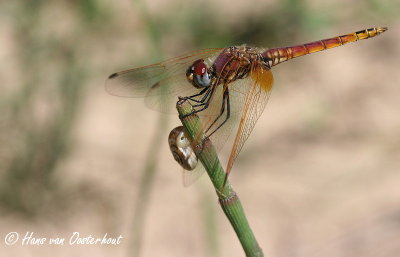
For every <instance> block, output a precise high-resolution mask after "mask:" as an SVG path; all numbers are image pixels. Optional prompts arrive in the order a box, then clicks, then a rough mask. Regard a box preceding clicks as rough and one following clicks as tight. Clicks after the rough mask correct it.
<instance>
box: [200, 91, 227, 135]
mask: <svg viewBox="0 0 400 257" xmlns="http://www.w3.org/2000/svg"><path fill="white" fill-rule="evenodd" d="M225 104H226V118H225V119H224V121H223V122H222V123H221V124H219V125H218V127H217V128H216V129H214V130H213V131H212V132H211V133H210V134H209V135H208V136H207V138H209V137H211V136H212V135H213V134H214V133H215V132H216V131H217V130H218V129H219V128H221V127H222V126H223V125H224V124H225V123H226V122H227V121H228V119H229V118H230V116H231V107H230V101H229V90H228V88H227V89H226V90H225V92H224V96H223V101H222V106H221V111H220V113H219V115H218V117H217V118H216V119H215V120H214V121H213V123H212V124H211V125H210V126H209V127H208V129H207V130H206V132H205V133H208V131H209V130H210V129H211V127H212V126H213V125H214V124H215V123H216V122H217V121H218V119H219V118H221V116H222V115H223V114H224V112H225Z"/></svg>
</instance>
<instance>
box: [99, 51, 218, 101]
mask: <svg viewBox="0 0 400 257" xmlns="http://www.w3.org/2000/svg"><path fill="white" fill-rule="evenodd" d="M220 50H221V49H219V48H211V49H204V50H199V51H194V52H191V53H188V54H184V55H181V56H179V57H175V58H172V59H169V60H166V61H163V62H160V63H156V64H152V65H148V66H144V67H139V68H135V69H130V70H125V71H120V72H117V73H114V74H111V75H110V76H109V77H108V79H107V81H106V90H107V92H109V93H110V94H111V95H116V96H123V97H145V96H146V95H147V94H148V92H149V90H150V89H152V88H153V87H154V86H155V85H156V84H157V83H158V86H157V88H158V89H157V90H158V93H156V92H153V93H152V95H161V94H164V95H165V94H168V92H175V91H174V90H173V89H170V88H174V87H176V86H177V85H179V84H185V85H186V86H188V87H190V86H191V85H190V84H189V83H188V82H187V80H186V70H187V69H188V68H189V66H190V65H192V64H193V62H194V61H196V60H198V59H207V58H209V57H210V56H212V55H213V54H215V53H217V52H218V51H220ZM164 88H166V89H164ZM155 90H156V89H154V88H153V91H155Z"/></svg>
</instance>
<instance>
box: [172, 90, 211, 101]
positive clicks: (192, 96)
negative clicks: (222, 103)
mask: <svg viewBox="0 0 400 257" xmlns="http://www.w3.org/2000/svg"><path fill="white" fill-rule="evenodd" d="M209 89H210V88H209V87H206V88H203V89H202V90H201V91H200V92H199V93H197V94H195V95H191V96H183V97H182V96H179V97H178V99H179V100H191V101H193V102H196V103H201V102H202V100H203V99H204V98H205V97H204V96H203V97H202V99H200V100H196V99H194V98H195V97H197V96H201V95H203V94H204V93H206V95H207V94H209V93H208V91H209Z"/></svg>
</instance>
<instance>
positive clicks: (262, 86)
mask: <svg viewBox="0 0 400 257" xmlns="http://www.w3.org/2000/svg"><path fill="white" fill-rule="evenodd" d="M386 30H387V28H386V27H374V28H369V29H364V30H360V31H357V32H353V33H349V34H345V35H341V36H336V37H331V38H327V39H322V40H318V41H314V42H310V43H305V44H299V45H294V46H289V47H279V48H272V49H265V48H257V47H249V46H246V45H242V46H231V47H226V48H210V49H204V50H198V51H194V52H191V53H187V54H184V55H181V56H178V57H175V58H172V59H169V60H166V61H163V62H159V63H156V64H152V65H148V66H143V67H138V68H134V69H129V70H124V71H120V72H116V73H113V74H111V75H110V76H109V77H108V79H107V81H106V90H107V91H108V92H109V93H110V94H111V95H115V96H122V97H142V98H144V99H145V104H146V105H147V106H148V107H149V108H151V109H154V110H157V111H159V112H163V113H176V109H175V107H176V101H177V100H186V101H189V103H190V104H191V105H192V107H193V111H192V113H191V114H190V115H192V114H196V115H198V116H199V118H200V121H201V124H202V129H201V130H200V132H199V133H201V134H202V135H205V138H208V139H210V140H211V142H212V144H213V145H214V146H215V148H216V149H217V150H218V151H219V152H220V151H221V152H222V149H225V152H226V154H225V161H224V166H225V172H226V178H227V177H228V175H229V174H230V171H231V169H232V167H233V164H234V162H235V160H236V158H237V156H238V154H239V153H240V151H241V149H242V147H243V145H244V144H245V142H246V140H247V139H248V137H249V136H250V133H251V131H252V130H253V128H254V126H255V124H256V122H257V120H258V119H259V117H260V116H261V114H262V113H263V111H264V109H265V106H266V104H267V102H268V99H269V97H270V94H271V90H272V86H273V75H272V72H271V69H272V67H274V66H276V65H278V64H280V63H283V62H285V61H288V60H290V59H294V58H297V57H300V56H304V55H307V54H312V53H316V52H320V51H324V50H327V49H330V48H334V47H338V46H342V45H345V44H347V43H350V42H355V41H359V40H363V39H368V38H372V37H375V36H377V35H380V34H382V33H383V32H385V31H386ZM171 138H172V140H171ZM174 139H175V140H178V141H173V140H174ZM179 140H186V138H185V134H183V130H182V129H180V130H177V131H175V132H174V133H172V134H171V135H170V139H169V141H170V146H175V148H174V150H173V149H172V148H171V151H173V152H174V151H176V150H182V149H186V150H187V151H193V149H192V148H191V147H192V146H190V145H187V141H184V143H185V147H186V148H182V147H181V146H180V143H182V142H179ZM177 144H178V147H177ZM174 157H176V156H175V155H174ZM191 158H192V159H190V158H189V159H184V160H183V159H180V161H181V163H180V164H181V166H182V167H183V168H184V169H185V170H187V171H193V170H199V171H198V172H197V173H199V174H201V173H202V171H201V170H202V169H201V168H199V169H197V168H196V167H197V166H202V165H198V164H197V159H196V161H195V162H194V160H195V156H194V157H193V156H192V157H191ZM193 158H194V159H193ZM175 159H176V160H178V159H179V158H178V157H177V158H175ZM189 160H190V161H191V163H187V162H188V161H189ZM192 177H194V179H192V180H195V179H197V177H199V175H195V176H192ZM193 182H194V181H188V182H187V184H191V183H193Z"/></svg>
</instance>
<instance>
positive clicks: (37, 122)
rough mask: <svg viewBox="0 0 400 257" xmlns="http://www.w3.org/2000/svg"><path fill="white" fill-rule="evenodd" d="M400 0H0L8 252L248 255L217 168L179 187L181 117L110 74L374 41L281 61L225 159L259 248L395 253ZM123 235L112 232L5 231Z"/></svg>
mask: <svg viewBox="0 0 400 257" xmlns="http://www.w3.org/2000/svg"><path fill="white" fill-rule="evenodd" d="M399 12H400V3H399V2H398V1H395V0H386V1H379V0H365V1H361V0H357V1H352V2H351V4H349V2H348V1H333V0H332V1H322V2H321V1H303V0H284V1H277V0H268V1H261V0H257V1H244V0H243V1H234V2H233V1H227V0H223V1H218V2H217V1H210V0H204V1H193V2H189V1H178V0H176V1H160V0H149V1H144V0H142V1H139V0H138V1H133V0H131V1H129V0H115V1H105V0H82V1H63V0H56V1H39V0H36V1H33V0H31V1H1V2H0V38H1V40H0V59H1V62H0V87H1V94H0V111H1V115H0V145H1V147H0V240H1V243H0V252H1V253H2V256H72V255H73V256H88V255H91V256H114V257H115V256H163V257H166V256H176V257H178V256H244V253H243V251H242V249H241V246H240V244H239V241H238V240H237V238H236V235H235V233H234V231H233V230H232V228H231V227H230V225H229V223H228V221H227V220H226V218H225V216H224V214H223V213H222V211H221V210H220V208H219V206H218V203H217V199H216V196H215V193H214V190H213V188H212V186H211V183H210V182H209V180H208V177H207V176H203V177H202V178H201V179H200V180H199V181H198V182H197V183H196V184H194V185H193V186H191V187H189V188H184V187H183V186H182V181H181V174H180V172H181V169H180V166H178V165H177V164H176V163H175V162H174V160H173V158H172V155H171V153H170V151H169V148H168V144H167V136H168V133H169V131H170V130H171V129H172V128H174V127H175V126H177V125H179V123H180V122H179V119H178V117H177V115H172V116H168V115H161V114H159V113H156V112H153V111H151V110H149V109H147V108H146V107H145V105H144V103H143V100H142V99H133V98H132V99H127V98H119V97H114V96H111V95H108V94H107V93H106V92H105V90H104V81H105V79H106V78H107V76H108V75H109V74H111V73H113V72H115V71H119V70H122V69H125V68H132V67H135V66H142V65H147V64H151V63H153V62H157V61H161V60H163V59H166V58H170V57H174V56H176V55H180V54H182V53H185V52H188V51H192V50H197V49H202V48H210V47H226V46H230V45H241V44H247V45H250V46H260V47H281V46H282V47H283V46H289V45H295V44H300V43H307V42H311V41H315V40H319V39H323V38H328V37H333V36H338V35H342V34H346V33H350V32H355V31H358V30H361V29H366V28H370V27H374V26H387V27H389V30H388V31H387V32H386V33H385V34H383V35H381V36H379V37H376V38H373V39H369V40H363V41H360V42H357V43H352V44H350V45H346V46H344V47H339V48H335V49H332V50H329V51H325V52H323V53H317V54H313V55H309V56H306V57H303V58H298V59H295V60H292V61H290V62H287V63H284V64H281V65H279V66H277V67H276V68H274V70H273V72H274V76H275V84H274V85H275V88H274V91H273V93H272V96H271V99H270V101H269V104H268V106H267V108H266V110H265V112H264V114H263V115H262V116H261V118H260V120H259V121H258V123H257V125H256V127H255V129H254V131H253V133H252V135H251V136H250V138H249V140H248V142H247V144H246V145H245V147H244V148H243V150H242V152H241V154H240V155H239V158H238V160H237V161H236V164H235V166H234V168H233V170H232V173H231V176H230V180H231V182H232V184H233V186H234V188H235V190H236V191H237V193H238V195H239V197H240V199H241V201H242V203H243V205H244V208H245V211H246V214H247V217H248V219H249V222H250V224H251V226H252V228H253V229H254V233H255V235H256V238H257V239H258V242H259V244H260V245H261V247H262V248H263V250H264V254H265V256H280V257H303V256H304V257H311V256H328V257H330V256H332V257H333V256H335V257H336V256H337V257H339V256H340V257H346V256H349V257H350V256H352V257H353V256H364V257H377V256H382V257H392V256H393V257H395V256H396V257H397V256H399V253H400V206H399V202H400V133H399V131H400V115H399V110H400V100H399V99H400V88H399V85H400V73H399V72H398V70H399V68H400V66H399V61H398V60H399V54H400V44H399V43H398V42H399V40H400V33H399V32H400V19H399V16H398V13H399ZM11 231H15V232H18V233H20V235H24V234H25V233H26V232H27V231H32V232H34V233H35V236H37V237H47V238H49V237H65V238H67V240H68V238H69V237H70V236H71V234H72V233H73V232H74V231H78V232H79V233H80V234H81V236H88V235H92V236H94V237H103V235H104V234H105V233H108V235H109V236H113V237H118V236H119V235H122V236H123V239H122V243H121V244H120V245H118V246H109V245H103V246H102V245H83V246H76V245H73V246H68V245H64V246H51V245H44V246H21V244H16V245H14V246H7V245H5V243H4V237H5V235H6V234H7V233H9V232H11Z"/></svg>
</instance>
